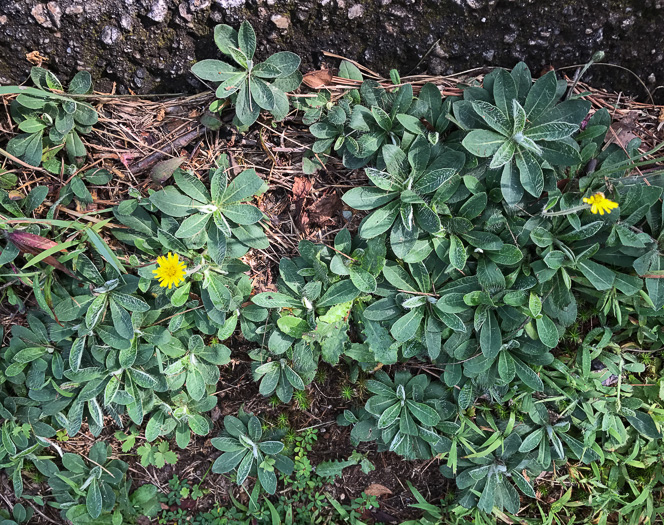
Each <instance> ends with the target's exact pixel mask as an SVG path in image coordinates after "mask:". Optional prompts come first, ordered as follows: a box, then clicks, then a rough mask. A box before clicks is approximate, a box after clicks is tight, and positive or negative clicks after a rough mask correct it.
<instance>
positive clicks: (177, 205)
mask: <svg viewBox="0 0 664 525" xmlns="http://www.w3.org/2000/svg"><path fill="white" fill-rule="evenodd" d="M150 202H152V204H154V205H155V206H156V207H157V208H158V209H159V211H161V212H162V213H165V214H166V215H169V216H171V217H186V216H187V215H191V214H192V213H195V212H196V209H195V208H194V206H195V205H199V206H200V205H202V204H203V203H201V202H195V201H194V200H193V199H192V198H190V197H187V196H186V195H182V193H180V192H179V191H178V190H176V189H175V188H174V187H173V186H167V187H165V188H164V189H163V190H159V191H157V192H155V193H153V194H152V195H151V196H150Z"/></svg>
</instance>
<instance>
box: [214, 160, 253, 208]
mask: <svg viewBox="0 0 664 525" xmlns="http://www.w3.org/2000/svg"><path fill="white" fill-rule="evenodd" d="M215 176H216V177H217V178H218V179H222V178H225V176H224V175H223V173H222V174H219V175H216V174H215ZM263 184H265V183H264V182H263V179H261V178H260V177H259V176H258V175H256V171H255V170H254V169H253V168H252V169H249V170H244V171H243V172H242V173H240V174H239V175H238V176H237V177H235V178H234V179H233V180H232V181H231V182H230V184H228V187H226V189H225V190H223V193H222V192H220V191H219V190H217V193H221V197H220V199H219V204H221V203H232V202H233V203H235V202H241V201H245V200H247V199H250V198H251V197H253V196H254V195H256V194H257V193H258V191H259V190H260V189H261V187H262V186H263Z"/></svg>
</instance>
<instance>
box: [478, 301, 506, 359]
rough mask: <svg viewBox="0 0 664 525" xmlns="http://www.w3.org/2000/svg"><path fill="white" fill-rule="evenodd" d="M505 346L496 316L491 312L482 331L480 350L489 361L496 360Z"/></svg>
mask: <svg viewBox="0 0 664 525" xmlns="http://www.w3.org/2000/svg"><path fill="white" fill-rule="evenodd" d="M502 344H503V336H502V333H501V331H500V325H499V324H498V320H497V319H496V315H495V314H494V313H493V312H492V311H489V312H488V313H487V316H486V320H485V321H484V324H483V325H482V328H481V329H480V348H481V349H482V354H484V356H485V357H487V358H488V359H494V358H495V357H496V356H497V355H498V352H500V348H501V346H502Z"/></svg>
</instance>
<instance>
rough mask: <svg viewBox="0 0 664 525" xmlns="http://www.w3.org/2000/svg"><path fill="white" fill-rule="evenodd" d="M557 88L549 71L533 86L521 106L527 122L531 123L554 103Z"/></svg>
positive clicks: (553, 76)
mask: <svg viewBox="0 0 664 525" xmlns="http://www.w3.org/2000/svg"><path fill="white" fill-rule="evenodd" d="M557 88H558V82H557V80H556V74H555V72H553V71H549V72H548V73H547V74H546V75H544V76H543V77H540V78H539V79H538V80H537V82H535V84H533V87H532V88H530V91H529V92H528V96H527V97H526V102H525V104H524V106H523V107H524V109H525V110H526V114H527V115H528V120H530V121H531V122H533V121H535V120H537V118H538V117H539V116H540V115H542V113H544V112H545V111H546V110H547V109H549V108H550V107H551V106H552V105H553V104H554V103H555V101H556V91H557Z"/></svg>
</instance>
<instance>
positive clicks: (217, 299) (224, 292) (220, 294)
mask: <svg viewBox="0 0 664 525" xmlns="http://www.w3.org/2000/svg"><path fill="white" fill-rule="evenodd" d="M207 290H208V293H209V294H210V300H211V301H212V304H213V305H214V307H215V308H217V309H218V310H221V311H222V312H226V311H227V310H228V307H229V306H230V304H231V300H232V297H231V292H230V291H229V290H228V288H227V287H226V285H225V284H224V281H223V280H222V277H221V276H220V275H217V274H213V273H210V274H209V275H208V288H207Z"/></svg>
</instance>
